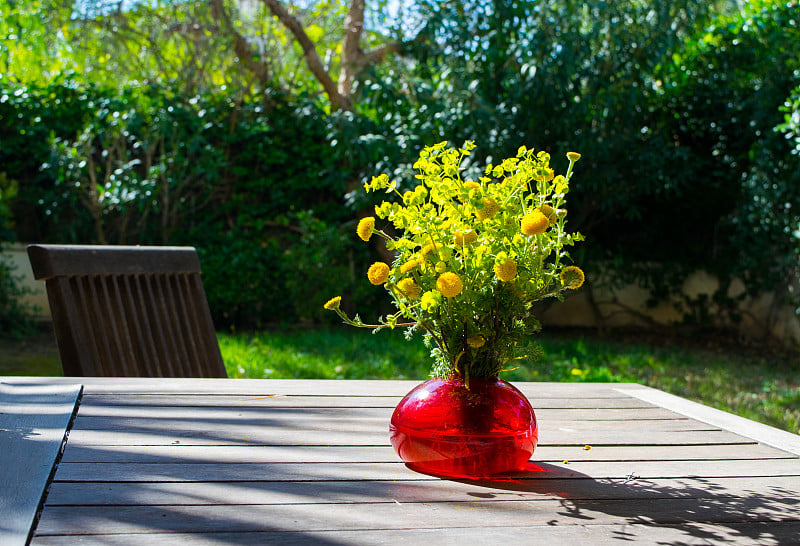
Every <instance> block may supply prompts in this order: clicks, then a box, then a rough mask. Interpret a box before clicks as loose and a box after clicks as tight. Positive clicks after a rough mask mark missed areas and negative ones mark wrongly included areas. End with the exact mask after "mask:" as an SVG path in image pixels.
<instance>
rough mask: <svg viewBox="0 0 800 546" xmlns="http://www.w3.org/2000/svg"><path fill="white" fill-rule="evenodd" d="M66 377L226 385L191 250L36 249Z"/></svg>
mask: <svg viewBox="0 0 800 546" xmlns="http://www.w3.org/2000/svg"><path fill="white" fill-rule="evenodd" d="M28 257H29V259H30V261H31V266H32V267H33V275H34V277H35V278H36V279H38V280H43V281H45V283H46V285H47V296H48V299H49V301H50V313H51V315H52V317H53V326H54V328H55V332H56V340H57V341H58V349H59V352H60V353H61V364H62V366H63V368H64V375H67V376H115V377H227V373H226V372H225V366H224V365H223V363H222V356H221V354H220V351H219V345H218V343H217V338H216V333H215V331H214V325H213V324H212V322H211V312H210V310H209V308H208V301H207V299H206V294H205V291H204V290H203V283H202V281H201V279H200V260H199V258H198V257H197V251H196V250H195V249H194V248H192V247H139V246H87V245H30V246H28Z"/></svg>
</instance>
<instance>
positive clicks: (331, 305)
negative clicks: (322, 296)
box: [323, 296, 342, 311]
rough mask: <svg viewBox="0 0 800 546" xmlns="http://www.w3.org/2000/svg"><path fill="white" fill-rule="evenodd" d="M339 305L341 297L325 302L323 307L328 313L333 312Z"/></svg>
mask: <svg viewBox="0 0 800 546" xmlns="http://www.w3.org/2000/svg"><path fill="white" fill-rule="evenodd" d="M341 303H342V296H336V297H335V298H331V299H329V300H328V301H327V302H325V305H323V307H324V308H325V309H327V310H328V311H335V310H337V309H338V308H339V305H340V304H341Z"/></svg>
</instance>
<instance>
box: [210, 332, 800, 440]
mask: <svg viewBox="0 0 800 546" xmlns="http://www.w3.org/2000/svg"><path fill="white" fill-rule="evenodd" d="M219 340H220V347H221V350H222V354H223V358H224V360H225V365H226V367H227V369H228V374H229V375H230V376H231V377H250V378H324V379H417V380H424V379H425V378H427V376H428V370H429V366H430V359H429V356H428V352H429V351H428V349H427V348H425V347H424V346H423V344H422V341H421V339H419V337H416V338H414V339H413V340H412V341H410V342H409V341H406V340H405V339H404V338H403V335H402V333H401V332H399V331H395V332H388V331H384V332H380V333H378V334H372V333H370V332H368V331H363V330H354V329H320V330H316V329H315V330H291V331H271V332H262V333H257V334H220V335H219ZM540 341H541V344H542V347H543V349H544V354H543V355H542V356H541V357H540V358H539V359H538V360H536V361H530V360H521V361H518V362H517V363H515V364H514V366H519V367H518V368H517V369H515V370H513V371H509V372H506V373H504V374H503V377H504V378H505V379H508V380H510V381H601V382H637V383H642V384H645V385H649V386H651V387H655V388H658V389H662V390H664V391H666V392H670V393H672V394H676V395H678V396H683V397H685V398H688V399H690V400H694V401H697V402H701V403H704V404H707V405H709V406H712V407H715V408H718V409H722V410H726V411H730V412H732V413H735V414H737V415H741V416H743V417H747V418H749V419H753V420H755V421H760V422H762V423H766V424H769V425H773V426H776V427H779V428H782V429H785V430H789V431H792V432H795V433H799V432H800V363H798V362H796V361H792V359H787V358H786V357H778V356H774V355H759V354H756V353H754V354H740V353H737V352H735V351H732V350H726V351H722V350H707V349H696V348H694V349H692V348H682V347H675V346H670V347H667V346H650V345H646V344H634V345H631V344H629V343H613V342H606V341H603V340H602V338H597V337H594V336H593V337H592V338H584V337H580V336H578V337H575V336H563V335H559V334H554V335H553V334H551V335H544V336H542V338H541V340H540Z"/></svg>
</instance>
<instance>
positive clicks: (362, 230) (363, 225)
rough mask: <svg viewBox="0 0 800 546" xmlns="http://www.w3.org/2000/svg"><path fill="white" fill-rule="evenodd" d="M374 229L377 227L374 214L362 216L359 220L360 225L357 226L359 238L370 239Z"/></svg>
mask: <svg viewBox="0 0 800 546" xmlns="http://www.w3.org/2000/svg"><path fill="white" fill-rule="evenodd" d="M373 229H375V218H373V217H372V216H367V217H365V218H362V219H361V220H359V221H358V227H356V233H358V238H359V239H361V240H362V241H364V242H366V241H369V238H370V237H372V230H373Z"/></svg>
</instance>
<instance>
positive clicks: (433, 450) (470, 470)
mask: <svg viewBox="0 0 800 546" xmlns="http://www.w3.org/2000/svg"><path fill="white" fill-rule="evenodd" d="M389 432H390V434H391V440H392V446H393V447H394V449H395V451H396V452H397V454H398V455H399V456H400V458H401V459H403V461H405V463H406V464H407V465H408V466H409V468H411V469H413V470H417V471H419V472H424V473H426V474H433V475H437V476H446V477H454V478H469V479H477V478H490V477H492V476H496V475H498V474H502V473H508V472H513V471H516V470H522V469H523V468H524V467H525V464H526V463H527V462H528V460H529V459H530V457H531V455H532V454H533V450H534V449H535V448H536V442H537V441H538V439H539V432H538V429H537V427H536V415H535V414H534V412H533V408H532V407H531V404H530V402H528V399H527V398H525V395H524V394H522V393H521V392H520V391H519V390H517V388H516V387H514V386H512V385H511V384H510V383H508V382H506V381H503V380H502V379H470V380H469V385H466V384H465V383H464V380H463V379H461V378H459V377H450V378H448V379H430V380H428V381H426V382H424V383H422V384H421V385H418V386H417V387H415V388H414V389H413V390H412V391H411V392H409V393H408V394H407V395H406V396H405V398H403V399H402V400H401V401H400V403H399V404H398V405H397V407H396V408H395V410H394V413H393V414H392V420H391V424H390V426H389Z"/></svg>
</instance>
